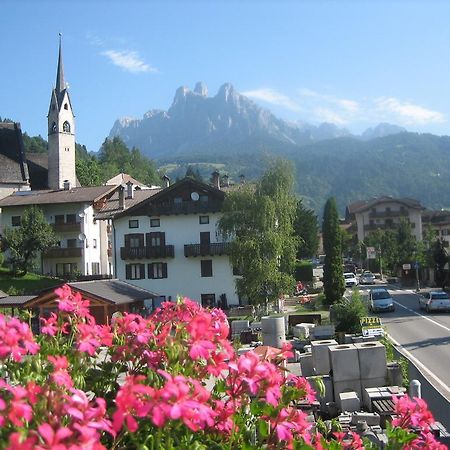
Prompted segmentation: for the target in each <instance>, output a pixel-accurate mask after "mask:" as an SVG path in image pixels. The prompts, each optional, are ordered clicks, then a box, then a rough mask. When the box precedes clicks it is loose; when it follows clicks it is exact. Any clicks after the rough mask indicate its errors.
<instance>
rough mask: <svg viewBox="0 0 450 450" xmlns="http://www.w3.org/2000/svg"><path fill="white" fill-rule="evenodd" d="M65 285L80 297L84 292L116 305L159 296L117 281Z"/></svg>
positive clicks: (80, 282)
mask: <svg viewBox="0 0 450 450" xmlns="http://www.w3.org/2000/svg"><path fill="white" fill-rule="evenodd" d="M67 284H68V285H69V286H70V287H72V288H74V289H76V290H78V291H80V292H81V295H83V292H86V293H87V294H91V295H94V296H96V297H99V298H102V299H104V300H106V301H110V302H112V303H114V304H116V305H120V304H124V303H131V302H134V301H137V300H147V299H150V298H153V297H158V296H159V295H158V294H155V293H154V292H150V291H148V290H146V289H142V288H140V287H137V286H134V285H132V284H130V283H127V282H125V281H120V280H117V279H111V280H94V281H79V282H72V283H67Z"/></svg>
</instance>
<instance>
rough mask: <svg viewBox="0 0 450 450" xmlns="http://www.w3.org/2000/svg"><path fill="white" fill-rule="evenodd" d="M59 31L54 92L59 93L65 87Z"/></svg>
mask: <svg viewBox="0 0 450 450" xmlns="http://www.w3.org/2000/svg"><path fill="white" fill-rule="evenodd" d="M61 36H62V35H61V33H59V56H58V71H57V72H56V87H55V90H56V93H57V95H58V97H59V94H61V92H62V91H63V90H64V89H65V88H66V83H65V82H64V68H63V60H62V44H61Z"/></svg>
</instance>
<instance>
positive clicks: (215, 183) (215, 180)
mask: <svg viewBox="0 0 450 450" xmlns="http://www.w3.org/2000/svg"><path fill="white" fill-rule="evenodd" d="M212 184H213V186H214V187H215V188H217V189H220V173H219V172H218V171H217V170H215V171H214V172H213V173H212Z"/></svg>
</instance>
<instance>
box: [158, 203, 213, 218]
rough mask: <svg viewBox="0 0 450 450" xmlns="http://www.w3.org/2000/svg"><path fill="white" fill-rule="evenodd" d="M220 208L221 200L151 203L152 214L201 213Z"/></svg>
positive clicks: (211, 211)
mask: <svg viewBox="0 0 450 450" xmlns="http://www.w3.org/2000/svg"><path fill="white" fill-rule="evenodd" d="M221 208H222V202H212V201H209V202H202V201H196V202H194V201H189V202H182V203H168V204H162V205H153V206H152V208H151V213H152V215H156V216H159V215H172V214H174V215H177V214H202V213H213V212H218V211H220V210H221Z"/></svg>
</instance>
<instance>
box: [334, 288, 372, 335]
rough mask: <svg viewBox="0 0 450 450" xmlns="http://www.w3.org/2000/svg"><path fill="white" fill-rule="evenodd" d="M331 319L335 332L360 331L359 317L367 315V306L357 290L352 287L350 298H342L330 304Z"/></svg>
mask: <svg viewBox="0 0 450 450" xmlns="http://www.w3.org/2000/svg"><path fill="white" fill-rule="evenodd" d="M332 310H333V313H332V316H333V318H334V319H333V321H334V322H335V324H336V331H337V332H346V333H360V332H361V324H360V319H361V317H364V316H366V315H367V307H366V305H365V303H364V302H363V300H362V298H361V294H360V293H359V290H357V289H354V290H353V292H352V295H351V298H350V299H347V298H345V297H343V299H342V300H341V301H340V302H339V303H337V304H335V305H333V306H332Z"/></svg>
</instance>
